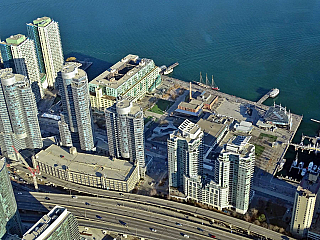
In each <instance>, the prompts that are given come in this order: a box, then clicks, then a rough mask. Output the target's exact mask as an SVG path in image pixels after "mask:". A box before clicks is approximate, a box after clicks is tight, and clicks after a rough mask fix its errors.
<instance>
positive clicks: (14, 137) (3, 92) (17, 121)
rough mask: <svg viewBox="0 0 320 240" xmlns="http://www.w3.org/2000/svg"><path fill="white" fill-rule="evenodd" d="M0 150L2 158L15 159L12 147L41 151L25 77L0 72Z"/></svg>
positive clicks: (5, 70) (4, 70)
mask: <svg viewBox="0 0 320 240" xmlns="http://www.w3.org/2000/svg"><path fill="white" fill-rule="evenodd" d="M0 84H1V86H0V109H1V111H0V148H1V152H2V155H3V156H5V157H8V158H10V159H17V156H16V153H15V151H14V148H13V146H14V147H15V148H16V149H17V150H18V151H19V150H21V149H26V148H29V149H35V148H42V146H43V143H42V139H41V132H40V127H39V122H38V117H37V114H38V111H37V105H36V101H35V97H34V95H33V93H32V90H31V87H30V84H29V81H28V80H27V77H26V76H23V75H20V74H13V73H12V69H11V68H6V69H1V70H0Z"/></svg>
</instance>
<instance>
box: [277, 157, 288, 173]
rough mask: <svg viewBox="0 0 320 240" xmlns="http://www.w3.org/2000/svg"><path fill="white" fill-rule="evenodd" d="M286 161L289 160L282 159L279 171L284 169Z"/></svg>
mask: <svg viewBox="0 0 320 240" xmlns="http://www.w3.org/2000/svg"><path fill="white" fill-rule="evenodd" d="M286 161H287V160H286V159H284V158H283V159H282V160H281V161H280V164H279V168H278V171H281V170H282V169H283V166H284V164H285V163H286Z"/></svg>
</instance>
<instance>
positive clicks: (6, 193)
mask: <svg viewBox="0 0 320 240" xmlns="http://www.w3.org/2000/svg"><path fill="white" fill-rule="evenodd" d="M6 233H11V234H17V235H20V236H21V235H22V229H21V220H20V215H19V212H18V208H17V203H16V199H15V197H14V194H13V190H12V186H11V181H10V178H9V175H8V169H7V167H6V159H5V158H4V157H2V158H1V159H0V239H3V236H4V235H5V234H6Z"/></svg>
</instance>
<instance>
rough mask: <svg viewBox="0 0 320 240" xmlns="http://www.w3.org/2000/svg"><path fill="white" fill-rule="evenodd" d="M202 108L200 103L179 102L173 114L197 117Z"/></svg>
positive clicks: (193, 101)
mask: <svg viewBox="0 0 320 240" xmlns="http://www.w3.org/2000/svg"><path fill="white" fill-rule="evenodd" d="M202 107H203V102H202V101H199V100H196V99H192V100H191V101H190V102H181V103H180V104H179V105H178V108H177V109H176V110H175V112H176V113H179V114H183V115H187V116H194V117H199V116H200V114H201V113H202Z"/></svg>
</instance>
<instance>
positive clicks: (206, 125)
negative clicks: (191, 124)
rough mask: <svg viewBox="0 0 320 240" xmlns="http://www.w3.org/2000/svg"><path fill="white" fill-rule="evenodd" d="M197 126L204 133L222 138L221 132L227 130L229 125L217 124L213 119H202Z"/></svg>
mask: <svg viewBox="0 0 320 240" xmlns="http://www.w3.org/2000/svg"><path fill="white" fill-rule="evenodd" d="M197 125H198V126H200V127H201V129H202V131H204V132H205V133H208V134H210V135H211V136H213V137H216V138H217V137H218V136H220V134H221V132H222V131H223V130H224V129H225V127H226V126H228V125H227V124H221V123H216V122H214V121H213V119H212V118H210V119H207V120H204V119H202V118H201V119H200V120H199V121H198V122H197Z"/></svg>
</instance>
